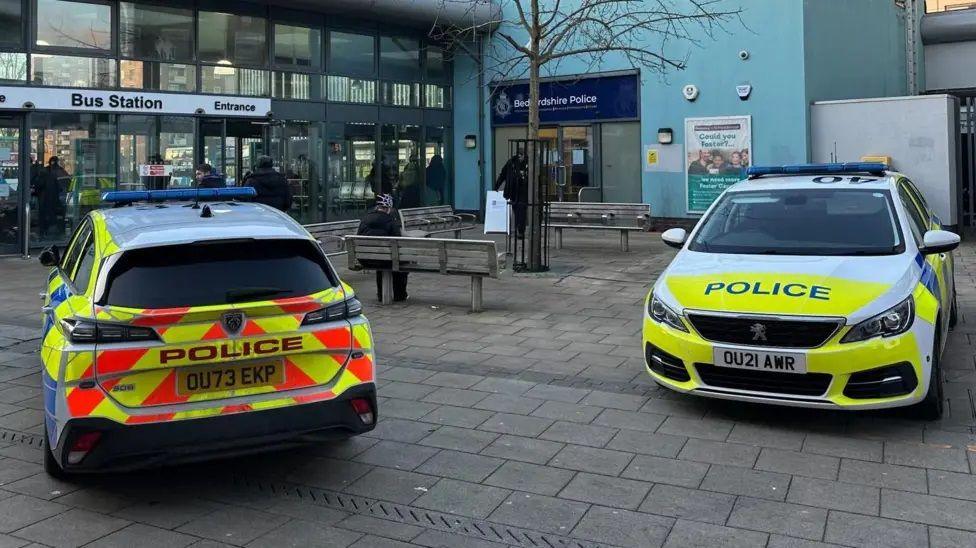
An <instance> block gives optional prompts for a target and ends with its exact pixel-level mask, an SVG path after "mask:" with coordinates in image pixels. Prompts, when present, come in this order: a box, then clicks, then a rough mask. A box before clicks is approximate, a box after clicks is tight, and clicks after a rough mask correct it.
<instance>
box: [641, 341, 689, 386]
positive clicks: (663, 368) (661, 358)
mask: <svg viewBox="0 0 976 548" xmlns="http://www.w3.org/2000/svg"><path fill="white" fill-rule="evenodd" d="M644 359H645V361H646V362H647V366H648V367H650V368H651V371H653V372H655V373H657V374H658V375H661V376H662V377H667V378H669V379H671V380H673V381H678V382H688V381H690V380H691V375H689V374H688V369H686V368H685V364H684V362H682V361H681V359H680V358H677V357H675V356H672V355H671V354H668V353H667V352H665V351H663V350H661V349H660V348H658V347H656V346H654V345H652V344H651V343H647V345H646V346H645V347H644Z"/></svg>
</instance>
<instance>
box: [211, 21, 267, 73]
mask: <svg viewBox="0 0 976 548" xmlns="http://www.w3.org/2000/svg"><path fill="white" fill-rule="evenodd" d="M199 25H200V26H199V30H198V41H199V43H200V60H201V61H206V62H211V63H219V64H222V65H224V64H227V65H255V66H265V65H267V64H268V40H267V22H266V21H265V20H264V18H262V17H251V16H246V15H231V14H229V13H217V12H211V11H201V12H200V23H199Z"/></svg>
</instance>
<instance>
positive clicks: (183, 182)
mask: <svg viewBox="0 0 976 548" xmlns="http://www.w3.org/2000/svg"><path fill="white" fill-rule="evenodd" d="M194 125H195V123H194V119H193V118H192V117H190V116H156V115H153V116H144V115H133V114H123V115H120V116H119V117H118V128H119V129H118V132H119V140H118V143H119V145H118V149H119V154H118V159H119V161H118V165H119V190H162V189H166V188H186V187H189V186H191V184H192V183H193V172H194V164H193V144H194V138H193V136H194ZM146 164H150V165H164V166H166V171H165V174H164V175H153V176H145V175H143V174H142V172H141V170H140V166H143V165H146Z"/></svg>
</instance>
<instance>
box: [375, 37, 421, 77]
mask: <svg viewBox="0 0 976 548" xmlns="http://www.w3.org/2000/svg"><path fill="white" fill-rule="evenodd" d="M380 76H382V77H383V78H390V79H396V80H420V42H418V41H417V40H415V39H413V38H399V37H390V36H383V37H381V38H380Z"/></svg>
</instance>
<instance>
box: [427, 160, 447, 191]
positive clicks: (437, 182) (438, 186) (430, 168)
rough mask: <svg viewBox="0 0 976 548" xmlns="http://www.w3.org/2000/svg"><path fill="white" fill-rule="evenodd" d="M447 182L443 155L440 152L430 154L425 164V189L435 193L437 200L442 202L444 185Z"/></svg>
mask: <svg viewBox="0 0 976 548" xmlns="http://www.w3.org/2000/svg"><path fill="white" fill-rule="evenodd" d="M445 183H447V169H445V168H444V157H443V156H441V155H440V154H435V155H433V156H431V158H430V163H429V164H427V190H432V191H434V192H436V193H437V200H438V201H439V202H440V203H444V200H445V199H446V196H445V194H444V185H445Z"/></svg>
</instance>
